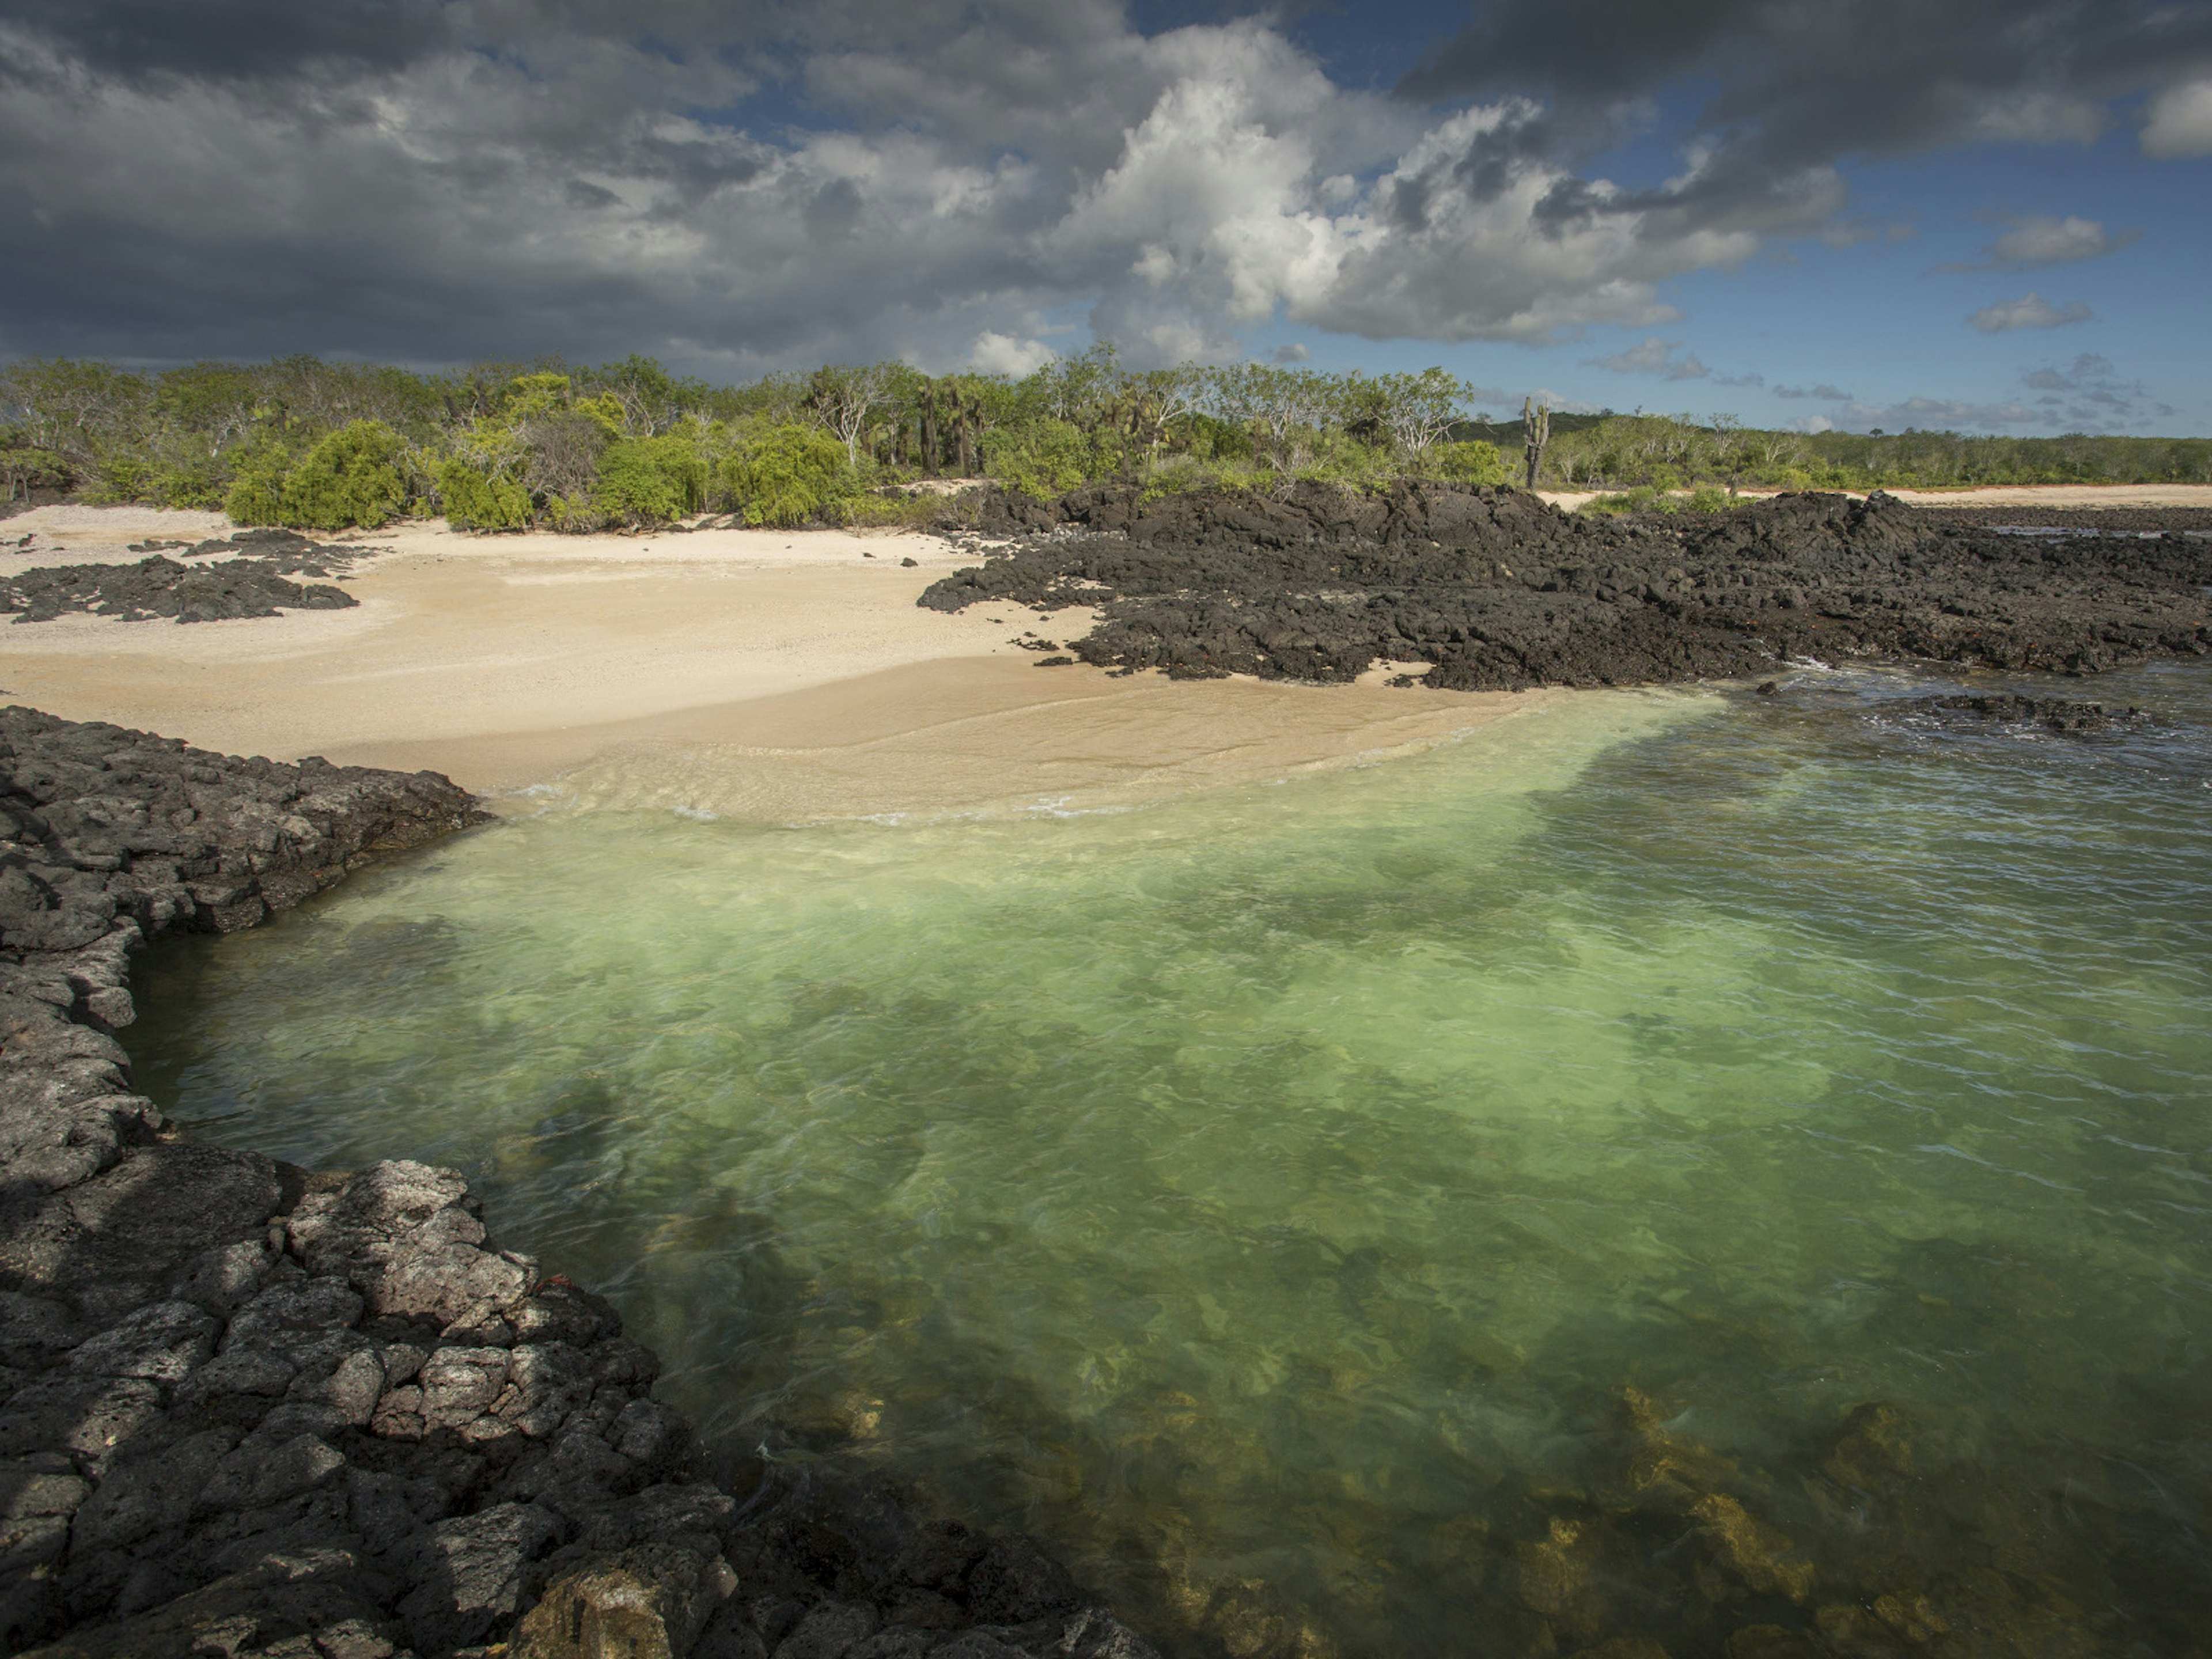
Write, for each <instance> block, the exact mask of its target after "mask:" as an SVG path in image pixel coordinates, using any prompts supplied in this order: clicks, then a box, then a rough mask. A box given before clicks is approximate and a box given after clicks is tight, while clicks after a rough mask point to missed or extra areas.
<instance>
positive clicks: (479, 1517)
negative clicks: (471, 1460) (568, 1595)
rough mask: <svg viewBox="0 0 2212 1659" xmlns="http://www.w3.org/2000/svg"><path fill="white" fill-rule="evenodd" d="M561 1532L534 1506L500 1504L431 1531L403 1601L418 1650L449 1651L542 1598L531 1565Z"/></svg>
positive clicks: (412, 1558) (412, 1566) (420, 1545)
mask: <svg viewBox="0 0 2212 1659" xmlns="http://www.w3.org/2000/svg"><path fill="white" fill-rule="evenodd" d="M561 1530H562V1526H561V1519H560V1517H559V1516H556V1515H555V1514H554V1513H553V1512H552V1511H551V1510H546V1509H541V1508H539V1507H538V1505H536V1504H494V1505H493V1506H492V1507H491V1508H489V1509H488V1510H480V1511H478V1512H477V1514H474V1515H465V1516H458V1517H456V1518H455V1519H453V1520H451V1521H441V1522H438V1523H437V1524H436V1525H435V1526H433V1527H430V1528H427V1529H425V1531H424V1533H423V1534H422V1537H421V1538H420V1539H419V1540H418V1541H416V1543H415V1544H414V1546H413V1547H412V1548H411V1550H410V1554H409V1559H407V1560H406V1562H404V1564H403V1565H404V1571H405V1572H406V1575H407V1577H408V1580H409V1582H410V1585H411V1588H410V1589H409V1590H408V1592H407V1594H406V1595H404V1596H403V1597H402V1598H401V1600H400V1602H399V1613H400V1616H401V1618H402V1619H404V1620H405V1622H406V1626H407V1629H408V1632H409V1634H410V1636H411V1637H412V1638H413V1640H414V1644H415V1645H416V1647H417V1648H418V1649H420V1650H422V1651H423V1652H424V1653H426V1654H442V1653H448V1652H451V1651H452V1650H453V1649H455V1648H457V1647H459V1646H461V1645H463V1644H465V1643H470V1642H476V1641H480V1640H482V1639H483V1638H484V1637H486V1636H488V1635H489V1634H490V1633H491V1632H493V1631H495V1630H496V1629H499V1628H500V1627H501V1626H503V1625H504V1624H505V1622H506V1621H507V1620H511V1619H512V1618H513V1616H514V1615H515V1614H516V1613H518V1612H520V1610H521V1608H522V1607H523V1606H524V1605H525V1604H526V1602H527V1601H530V1600H531V1599H532V1598H533V1597H534V1596H535V1595H536V1593H537V1589H538V1585H537V1583H536V1576H535V1575H534V1574H533V1573H532V1571H531V1569H532V1565H534V1564H535V1563H536V1562H537V1561H538V1559H540V1558H541V1557H542V1556H544V1554H545V1553H546V1552H547V1551H548V1550H550V1549H551V1548H552V1547H553V1546H554V1544H555V1543H556V1542H557V1541H559V1539H560V1536H561Z"/></svg>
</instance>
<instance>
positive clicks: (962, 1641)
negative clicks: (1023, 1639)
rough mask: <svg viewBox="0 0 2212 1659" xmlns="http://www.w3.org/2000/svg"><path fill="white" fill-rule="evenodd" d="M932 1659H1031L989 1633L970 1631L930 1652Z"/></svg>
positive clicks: (940, 1644) (1021, 1651)
mask: <svg viewBox="0 0 2212 1659" xmlns="http://www.w3.org/2000/svg"><path fill="white" fill-rule="evenodd" d="M930 1654H931V1659H1031V1656H1030V1655H1029V1654H1027V1653H1024V1651H1023V1650H1021V1649H1019V1648H1018V1647H1015V1646H1013V1645H1012V1644H1011V1643H1007V1642H1003V1641H1001V1640H1000V1639H999V1638H997V1637H995V1636H994V1635H992V1634H991V1633H990V1632H987V1631H980V1630H969V1631H963V1632H961V1633H960V1634H959V1635H957V1636H956V1637H954V1638H951V1640H950V1641H948V1642H942V1643H939V1644H938V1645H937V1646H936V1647H933V1648H932V1649H931V1650H930Z"/></svg>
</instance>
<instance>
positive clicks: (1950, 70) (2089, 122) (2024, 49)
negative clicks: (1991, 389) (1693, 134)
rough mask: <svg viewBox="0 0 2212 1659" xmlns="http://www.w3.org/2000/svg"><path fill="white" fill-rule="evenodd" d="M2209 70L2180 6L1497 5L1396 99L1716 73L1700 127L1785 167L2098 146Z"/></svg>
mask: <svg viewBox="0 0 2212 1659" xmlns="http://www.w3.org/2000/svg"><path fill="white" fill-rule="evenodd" d="M2208 69H2212V7H2207V6H2204V5H2202V4H2187V3H2183V4H2176V3H2173V0H1826V3H1821V4H1808V3H1805V0H1683V3H1676V4H1669V5H1655V4H1652V3H1650V0H1486V3H1482V4H1480V5H1479V6H1478V7H1477V9H1476V11H1475V15H1474V19H1473V21H1470V22H1469V23H1468V25H1467V27H1465V28H1463V29H1462V30H1461V31H1460V32H1459V33H1457V34H1455V35H1454V36H1453V37H1452V38H1451V39H1450V40H1446V41H1444V42H1443V43H1441V44H1440V45H1438V46H1436V47H1434V48H1433V49H1432V50H1431V52H1429V53H1428V55H1427V56H1426V58H1425V59H1424V61H1423V62H1422V64H1420V65H1419V67H1418V68H1417V69H1415V70H1413V72H1412V73H1411V74H1409V75H1407V76H1406V77H1405V79H1404V80H1403V82H1401V88H1400V90H1401V93H1403V94H1406V95H1408V96H1411V97H1415V98H1419V99H1425V100H1457V99H1462V98H1469V97H1485V96H1498V95H1504V94H1524V95H1526V94H1541V95H1542V96H1544V97H1546V98H1547V99H1549V100H1553V102H1554V103H1555V105H1556V106H1558V107H1559V109H1560V110H1561V111H1563V112H1573V111H1577V110H1583V111H1587V110H1589V109H1591V108H1594V107H1613V108H1618V107H1620V106H1626V105H1628V104H1630V103H1632V102H1633V101H1635V100H1641V99H1645V98H1649V97H1651V96H1654V95H1656V94H1658V93H1660V92H1661V91H1662V88H1666V87H1667V86H1668V85H1669V84H1670V83H1671V82H1675V81H1677V80H1679V79H1680V78H1681V77H1682V76H1686V75H1689V74H1691V73H1692V72H1699V73H1705V74H1711V75H1712V76H1717V77H1718V78H1719V80H1720V82H1721V86H1722V90H1721V91H1719V92H1718V93H1717V94H1715V95H1714V96H1713V97H1712V98H1711V100H1709V101H1708V102H1707V103H1706V104H1705V106H1704V108H1703V110H1702V111H1701V112H1700V114H1699V125H1700V126H1701V127H1702V128H1703V129H1704V130H1705V131H1710V132H1711V133H1713V134H1715V135H1717V136H1719V137H1725V138H1726V139H1728V140H1729V142H1730V143H1747V144H1751V145H1753V146H1754V147H1755V148H1756V149H1757V151H1758V153H1759V155H1760V156H1761V158H1762V159H1763V161H1765V164H1766V165H1767V166H1769V167H1802V166H1807V165H1812V164H1816V163H1820V162H1825V161H1832V160H1834V159H1836V158H1838V157H1839V156H1843V155H1852V154H1860V153H1886V152H1895V151H1899V150H1907V149H1915V148H1918V147H1921V146H1924V145H1928V144H1931V143H1943V142H1948V141H1951V140H1955V139H1958V138H1961V137H1971V136H1977V135H1979V136H1986V137H2015V138H2030V139H2033V138H2069V137H2072V138H2078V137H2087V136H2093V131H2094V129H2095V127H2096V126H2097V125H2099V124H2100V122H2101V121H2102V119H2103V118H2104V112H2103V110H2102V108H2101V105H2102V103H2103V101H2104V100H2107V99H2110V98H2112V97H2114V96H2117V95H2119V94H2124V93H2128V92H2132V91H2136V90H2138V89H2141V88H2145V87H2151V86H2163V85H2166V84H2170V83H2172V82H2177V81H2180V80H2184V79H2186V78H2188V77H2189V76H2191V75H2194V74H2199V73H2203V72H2204V71H2205V70H2208Z"/></svg>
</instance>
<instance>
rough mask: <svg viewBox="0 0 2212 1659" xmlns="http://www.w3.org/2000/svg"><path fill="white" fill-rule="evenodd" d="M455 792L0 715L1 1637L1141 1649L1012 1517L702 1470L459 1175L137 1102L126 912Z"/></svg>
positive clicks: (240, 885) (650, 1365)
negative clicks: (313, 1160)
mask: <svg viewBox="0 0 2212 1659" xmlns="http://www.w3.org/2000/svg"><path fill="white" fill-rule="evenodd" d="M484 816H485V815H484V814H483V812H482V811H480V809H479V807H478V805H477V802H476V801H475V799H473V798H472V797H471V796H470V795H468V794H467V793H465V791H463V790H461V789H459V787H456V786H454V785H453V783H452V782H451V781H448V780H447V779H445V778H443V777H441V776H439V775H435V774H433V773H417V774H416V775H412V776H408V775H400V774H398V773H392V772H380V771H373V770H368V769H359V768H346V767H336V766H331V765H330V764H328V763H324V762H321V761H318V760H308V761H305V762H302V763H300V764H298V765H296V766H293V765H283V764H277V763H271V762H269V761H266V760H258V759H257V760H240V759H236V758H232V757H223V756H218V755H212V754H208V753H205V752H204V751H201V750H193V749H189V748H186V747H185V745H184V744H181V743H178V742H175V741H173V740H167V739H163V738H156V737H153V736H150V735H149V734H146V733H143V732H130V731H125V730H123V729H121V728H119V727H116V726H102V725H79V724H76V723H73V722H70V721H65V720H57V719H55V718H53V717H52V716H50V715H46V714H40V713H37V712H34V711H33V710H29V709H25V708H8V709H4V710H0V1649H4V1650H6V1651H8V1652H10V1653H17V1652H23V1651H26V1650H29V1651H32V1652H34V1653H36V1654H38V1655H40V1656H42V1659H126V1656H127V1659H172V1656H173V1659H205V1656H210V1655H215V1654H221V1655H223V1656H227V1659H251V1656H264V1659H410V1656H412V1659H446V1656H452V1655H468V1656H479V1659H489V1656H493V1655H507V1656H511V1659H586V1656H593V1659H598V1656H614V1655H622V1656H626V1659H767V1656H769V1655H771V1654H772V1655H774V1656H775V1659H924V1656H930V1659H1157V1656H1156V1655H1155V1653H1154V1651H1153V1650H1152V1648H1151V1647H1150V1645H1149V1644H1146V1642H1145V1641H1144V1640H1143V1639H1142V1638H1139V1637H1138V1636H1136V1635H1135V1634H1134V1633H1133V1632H1131V1631H1129V1630H1128V1629H1127V1627H1126V1626H1122V1625H1121V1623H1120V1622H1119V1621H1118V1620H1115V1618H1114V1617H1113V1615H1112V1614H1111V1613H1109V1612H1108V1611H1107V1610H1106V1609H1105V1608H1103V1607H1100V1606H1098V1605H1097V1604H1096V1603H1095V1602H1094V1601H1091V1600H1090V1599H1089V1598H1087V1597H1085V1595H1083V1594H1082V1593H1081V1592H1080V1591H1079V1589H1078V1588H1077V1586H1076V1585H1075V1584H1074V1583H1073V1581H1072V1580H1071V1579H1070V1578H1069V1577H1068V1575H1067V1574H1066V1571H1064V1570H1063V1569H1062V1568H1060V1566H1059V1565H1057V1564H1056V1563H1054V1561H1052V1560H1051V1559H1049V1558H1048V1556H1046V1555H1045V1554H1044V1553H1042V1551H1041V1550H1040V1549H1038V1547H1036V1545H1035V1544H1034V1543H1032V1542H1030V1541H1029V1540H1027V1539H1025V1538H1023V1537H1020V1536H1018V1535H1006V1536H1000V1537H995V1538H994V1537H987V1536H983V1535H980V1534H975V1533H972V1532H970V1531H969V1530H968V1529H966V1528H963V1527H961V1526H959V1525H957V1523H938V1524H932V1525H920V1524H917V1523H916V1522H914V1521H913V1520H912V1519H911V1518H909V1516H908V1515H907V1514H906V1513H905V1511H904V1510H902V1509H901V1507H900V1506H899V1504H897V1502H896V1500H895V1498H893V1497H892V1496H891V1495H890V1493H889V1492H887V1491H886V1490H885V1489H884V1488H883V1487H882V1486H880V1485H879V1484H878V1483H877V1482H875V1481H874V1480H872V1478H870V1477H867V1476H865V1475H852V1474H841V1473H839V1472H838V1471H837V1470H836V1466H834V1465H832V1464H827V1463H823V1464H814V1465H811V1466H810V1465H799V1464H779V1463H776V1462H770V1461H768V1460H765V1459H763V1460H762V1461H760V1462H756V1463H751V1464H750V1465H749V1466H747V1467H746V1468H744V1469H743V1471H742V1479H740V1480H737V1481H736V1484H737V1485H738V1486H741V1487H742V1488H743V1489H744V1496H743V1498H742V1499H740V1498H738V1497H735V1496H732V1492H731V1491H730V1490H729V1485H730V1484H731V1483H730V1481H729V1480H724V1481H722V1482H718V1481H716V1480H714V1479H711V1478H709V1471H708V1466H707V1463H706V1462H705V1460H704V1458H703V1456H702V1452H701V1450H700V1449H699V1447H698V1446H697V1445H696V1442H695V1439H694V1437H693V1434H692V1431H691V1428H690V1424H689V1423H688V1421H687V1420H686V1419H684V1417H683V1416H682V1415H681V1414H680V1413H678V1412H676V1411H675V1410H673V1409H672V1408H671V1407H668V1406H666V1405H665V1404H663V1403H661V1402H659V1401H656V1400H655V1399H654V1398H653V1383H654V1379H655V1377H656V1376H657V1375H658V1373H659V1361H658V1360H657V1359H656V1358H655V1357H654V1356H653V1353H652V1352H651V1351H649V1350H648V1349H647V1348H645V1347H642V1346H640V1345H639V1344H637V1343H635V1342H633V1341H631V1340H629V1339H627V1338H626V1337H624V1336H623V1334H622V1322H621V1321H620V1319H619V1318H618V1317H617V1315H616V1314H615V1312H614V1310H613V1309H612V1308H611V1307H610V1306H609V1305H608V1304H606V1303H605V1301H603V1300H601V1299H600V1298H599V1297H596V1296H593V1295H592V1294H591V1293H590V1292H589V1291H585V1290H582V1289H580V1288H579V1287H577V1286H575V1285H572V1284H570V1283H569V1282H568V1280H566V1279H562V1278H561V1277H559V1276H557V1275H556V1276H552V1277H546V1276H544V1274H542V1273H540V1271H539V1268H538V1263H537V1262H536V1261H533V1260H532V1259H531V1258H530V1257H528V1256H526V1255H520V1254H517V1253H516V1252H513V1251H511V1250H505V1249H500V1248H499V1247H498V1245H497V1243H495V1241H494V1240H493V1239H492V1238H491V1237H489V1234H488V1233H487V1231H486V1229H485V1226H484V1224H483V1214H482V1206H481V1205H480V1203H479V1202H478V1200H477V1199H476V1198H475V1197H474V1196H473V1195H472V1194H471V1193H470V1191H469V1190H468V1187H467V1183H466V1182H465V1181H464V1180H463V1179H462V1177H461V1176H459V1175H458V1174H456V1173H455V1172H454V1171H453V1170H440V1169H433V1168H430V1167H428V1166H426V1165H423V1164H414V1163H408V1162H401V1161H390V1162H385V1163H380V1164H374V1165H372V1166H370V1167H369V1168H368V1169H365V1170H359V1171H356V1172H353V1173H350V1174H337V1173H327V1172H323V1173H318V1172H310V1171H308V1170H302V1169H299V1168H296V1167H295V1166H292V1165H289V1164H283V1163H279V1162H276V1161H274V1160H271V1159H270V1158H265V1157H263V1156H261V1155H259V1154H258V1153H253V1152H236V1151H231V1150H228V1149H225V1148H222V1147H219V1146H210V1145H208V1144H206V1143H204V1142H200V1141H196V1140H193V1139H188V1138H186V1137H185V1136H182V1135H181V1134H179V1133H178V1132H177V1130H176V1129H175V1127H174V1126H173V1125H172V1124H170V1123H168V1122H167V1121H164V1119H163V1117H162V1115H161V1112H160V1111H159V1110H158V1109H156V1108H155V1106H154V1104H153V1103H152V1102H150V1101H148V1100H146V1099H144V1098H143V1097H139V1096H137V1095H136V1094H134V1093H132V1092H131V1083H130V1075H129V1070H128V1062H127V1060H126V1057H125V1054H124V1051H123V1049H122V1048H120V1047H119V1046H118V1044H117V1042H115V1039H114V1036H113V1033H114V1031H115V1030H117V1029H118V1028H120V1027H122V1026H125V1025H127V1024H130V1023H131V1019H132V1018H133V1017H134V1010H133V1007H132V1005H131V993H130V989H129V986H128V982H127V981H128V968H129V959H130V956H131V951H133V950H134V949H136V948H137V946H138V945H140V944H142V943H143V941H144V940H145V939H149V938H150V937H152V936H154V935H155V934H158V933H164V932H170V931H179V930H197V931H208V932H227V931H230V930H232V929H235V928H239V927H251V926H253V925H254V924H256V923H258V922H259V921H263V920H264V919H265V918H266V917H268V916H269V915H271V914H272V913H274V912H276V911H280V910H283V909H284V908H288V907H289V906H290V905H292V904H295V903H296V902H299V901H300V900H301V899H302V898H305V897H307V896H308V895H310V894H312V893H313V892H316V891H318V890H321V889H323V888H325V887H327V886H329V885H330V884H332V883H333V882H336V881H337V880H339V879H340V878H343V876H344V875H345V874H346V872H349V870H352V869H354V868H356V867H357V866H360V865H361V864H362V863H363V862H365V861H367V860H371V859H373V858H375V857H377V856H379V855H380V854H387V853H390V852H393V851H397V850H400V849H404V848H410V847H414V846H417V845H421V844H422V843H424V842H428V841H431V840H433V839H435V838H436V837H438V836H443V835H447V834H449V833H451V832H453V831H455V830H458V829H464V828H466V827H467V826H469V825H470V824H471V823H477V822H479V821H481V820H482V819H483V817H484ZM725 1474H726V1475H727V1474H728V1472H727V1471H725Z"/></svg>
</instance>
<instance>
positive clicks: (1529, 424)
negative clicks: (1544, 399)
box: [1521, 398, 1552, 489]
mask: <svg viewBox="0 0 2212 1659" xmlns="http://www.w3.org/2000/svg"><path fill="white" fill-rule="evenodd" d="M1521 437H1522V443H1521V453H1522V456H1523V457H1524V458H1525V459H1527V461H1528V488H1529V489H1534V488H1535V487H1536V480H1537V478H1538V477H1539V476H1540V475H1541V473H1542V472H1543V471H1544V446H1545V445H1546V444H1547V443H1549V442H1551V441H1552V406H1551V404H1548V403H1544V404H1540V403H1538V402H1537V401H1536V400H1535V399H1534V398H1522V400H1521Z"/></svg>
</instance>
